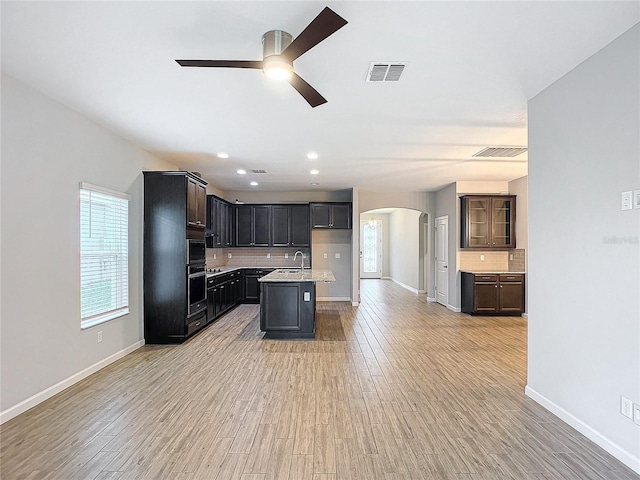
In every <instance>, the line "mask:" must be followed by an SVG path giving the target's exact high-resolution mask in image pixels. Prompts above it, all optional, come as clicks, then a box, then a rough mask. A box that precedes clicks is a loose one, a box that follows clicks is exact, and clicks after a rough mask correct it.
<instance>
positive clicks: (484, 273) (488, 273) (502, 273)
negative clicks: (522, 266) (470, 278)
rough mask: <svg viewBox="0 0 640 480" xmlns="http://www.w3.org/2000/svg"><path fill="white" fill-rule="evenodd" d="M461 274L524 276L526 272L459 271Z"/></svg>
mask: <svg viewBox="0 0 640 480" xmlns="http://www.w3.org/2000/svg"><path fill="white" fill-rule="evenodd" d="M460 272H461V273H473V274H474V275H525V274H526V273H527V272H511V271H505V270H503V271H501V272H479V271H477V270H460Z"/></svg>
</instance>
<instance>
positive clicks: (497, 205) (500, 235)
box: [460, 195, 516, 249]
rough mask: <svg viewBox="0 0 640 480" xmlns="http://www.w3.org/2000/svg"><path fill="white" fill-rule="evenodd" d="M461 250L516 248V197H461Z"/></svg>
mask: <svg viewBox="0 0 640 480" xmlns="http://www.w3.org/2000/svg"><path fill="white" fill-rule="evenodd" d="M460 218H461V229H460V247H461V248H478V249H487V248H500V249H507V248H515V247H516V236H515V222H516V197H515V195H499V196H492V195H464V196H462V197H460Z"/></svg>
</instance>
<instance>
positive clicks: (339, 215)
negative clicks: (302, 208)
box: [311, 202, 351, 229]
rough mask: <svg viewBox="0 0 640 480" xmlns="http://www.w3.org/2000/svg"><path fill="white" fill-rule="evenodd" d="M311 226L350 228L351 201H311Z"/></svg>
mask: <svg viewBox="0 0 640 480" xmlns="http://www.w3.org/2000/svg"><path fill="white" fill-rule="evenodd" d="M311 228H326V229H328V228H333V229H350V228H351V203H348V202H326V203H312V204H311Z"/></svg>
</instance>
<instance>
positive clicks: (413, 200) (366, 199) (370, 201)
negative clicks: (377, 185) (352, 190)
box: [358, 190, 435, 213]
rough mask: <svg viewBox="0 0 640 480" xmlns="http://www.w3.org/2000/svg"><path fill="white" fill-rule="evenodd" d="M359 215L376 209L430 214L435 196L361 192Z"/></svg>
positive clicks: (400, 192)
mask: <svg viewBox="0 0 640 480" xmlns="http://www.w3.org/2000/svg"><path fill="white" fill-rule="evenodd" d="M358 198H359V210H358V212H359V213H363V212H368V211H369V210H375V209H376V208H394V207H395V208H411V209H414V210H419V211H421V212H425V213H430V212H431V208H432V205H433V202H434V200H435V196H434V194H433V193H430V192H405V191H395V192H372V191H366V190H360V191H359V193H358Z"/></svg>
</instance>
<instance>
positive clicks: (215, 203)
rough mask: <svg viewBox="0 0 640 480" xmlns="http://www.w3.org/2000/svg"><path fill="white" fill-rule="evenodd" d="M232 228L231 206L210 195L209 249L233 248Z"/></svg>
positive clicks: (208, 202)
mask: <svg viewBox="0 0 640 480" xmlns="http://www.w3.org/2000/svg"><path fill="white" fill-rule="evenodd" d="M232 227H233V216H232V215H231V204H230V203H229V202H226V201H225V200H222V199H221V198H218V197H216V196H215V195H208V196H207V236H206V238H207V247H209V248H225V247H230V246H232V240H233V233H232Z"/></svg>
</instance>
